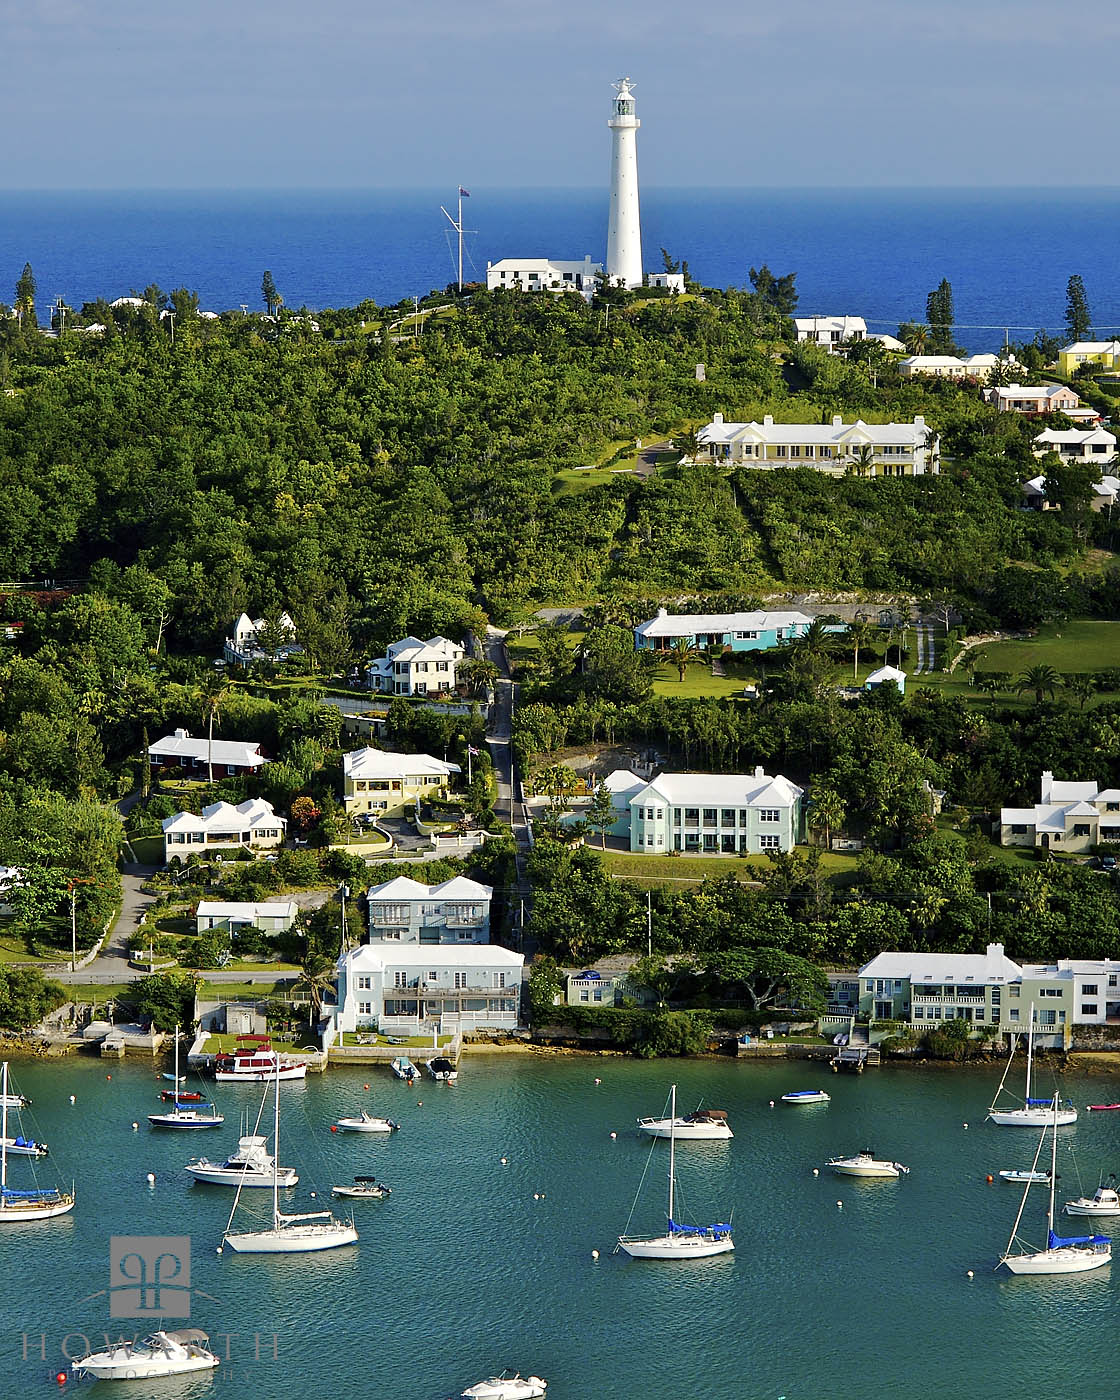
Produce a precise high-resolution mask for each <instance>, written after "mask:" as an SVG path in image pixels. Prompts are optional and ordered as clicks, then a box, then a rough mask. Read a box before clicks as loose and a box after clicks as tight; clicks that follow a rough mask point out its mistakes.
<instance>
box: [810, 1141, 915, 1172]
mask: <svg viewBox="0 0 1120 1400" xmlns="http://www.w3.org/2000/svg"><path fill="white" fill-rule="evenodd" d="M825 1165H826V1166H828V1167H831V1168H832V1170H833V1171H834V1172H836V1174H837V1175H838V1176H865V1177H882V1178H890V1179H891V1180H894V1179H895V1178H897V1177H900V1176H908V1175H909V1174H910V1168H909V1167H904V1166H903V1165H902V1163H901V1162H887V1161H884V1160H883V1159H882V1158H880V1157H876V1156H875V1149H874V1148H873V1147H861V1148H860V1150H859V1151H858V1152H856V1153H853V1155H852V1156H851V1157H830V1158H829V1159H828V1161H827V1162H826V1163H825Z"/></svg>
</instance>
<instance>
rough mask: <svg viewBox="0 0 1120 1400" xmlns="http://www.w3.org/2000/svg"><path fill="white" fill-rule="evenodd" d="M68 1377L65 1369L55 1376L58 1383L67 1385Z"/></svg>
mask: <svg viewBox="0 0 1120 1400" xmlns="http://www.w3.org/2000/svg"><path fill="white" fill-rule="evenodd" d="M67 1379H68V1377H67V1375H66V1372H65V1371H59V1372H58V1373H57V1374H56V1376H55V1378H54V1380H55V1384H56V1385H65V1384H66V1381H67Z"/></svg>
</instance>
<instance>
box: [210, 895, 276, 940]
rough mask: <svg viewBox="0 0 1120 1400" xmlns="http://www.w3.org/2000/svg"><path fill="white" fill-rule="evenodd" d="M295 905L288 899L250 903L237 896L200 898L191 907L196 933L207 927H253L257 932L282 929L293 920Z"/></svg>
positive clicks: (233, 928)
mask: <svg viewBox="0 0 1120 1400" xmlns="http://www.w3.org/2000/svg"><path fill="white" fill-rule="evenodd" d="M298 913H299V905H298V904H296V903H294V902H293V901H292V900H290V899H275V900H266V901H265V902H264V903H261V904H250V903H246V902H242V901H239V900H217V899H200V900H199V901H198V907H197V908H196V910H195V925H196V927H197V930H198V932H199V933H206V932H207V930H209V929H215V928H216V929H224V930H226V931H228V932H229V933H234V932H236V930H237V929H242V928H255V929H258V930H259V931H260V932H261V933H286V932H287V931H288V929H290V928H291V926H292V925H293V924H294V923H295V921H296V915H297V914H298Z"/></svg>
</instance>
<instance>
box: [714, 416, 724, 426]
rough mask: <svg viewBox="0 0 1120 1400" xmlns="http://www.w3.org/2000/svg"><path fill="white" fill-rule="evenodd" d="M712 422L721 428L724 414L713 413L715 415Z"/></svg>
mask: <svg viewBox="0 0 1120 1400" xmlns="http://www.w3.org/2000/svg"><path fill="white" fill-rule="evenodd" d="M712 422H713V423H714V424H716V426H717V427H718V426H719V425H720V424H722V422H723V414H722V413H713V414H712Z"/></svg>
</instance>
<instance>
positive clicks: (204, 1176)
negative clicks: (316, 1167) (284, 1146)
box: [185, 1133, 299, 1187]
mask: <svg viewBox="0 0 1120 1400" xmlns="http://www.w3.org/2000/svg"><path fill="white" fill-rule="evenodd" d="M185 1170H186V1171H188V1172H190V1174H191V1176H193V1177H194V1179H195V1180H196V1181H205V1182H207V1183H208V1184H209V1185H211V1186H237V1187H241V1186H271V1185H272V1183H273V1179H274V1178H276V1177H278V1178H279V1181H280V1185H281V1186H295V1185H296V1183H297V1182H298V1181H299V1177H298V1176H297V1175H296V1173H295V1170H294V1169H293V1168H292V1167H277V1165H276V1158H275V1157H274V1156H273V1155H272V1154H271V1153H270V1152H269V1150H268V1138H266V1137H261V1136H259V1135H258V1134H256V1133H250V1134H248V1135H247V1136H245V1137H243V1138H239V1139H238V1143H237V1151H236V1152H234V1153H233V1154H232V1155H231V1156H229V1157H227V1158H226V1160H225V1161H224V1162H211V1161H210V1160H209V1159H208V1158H206V1157H200V1158H199V1159H198V1160H197V1161H194V1162H188V1163H187V1166H186V1168H185Z"/></svg>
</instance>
